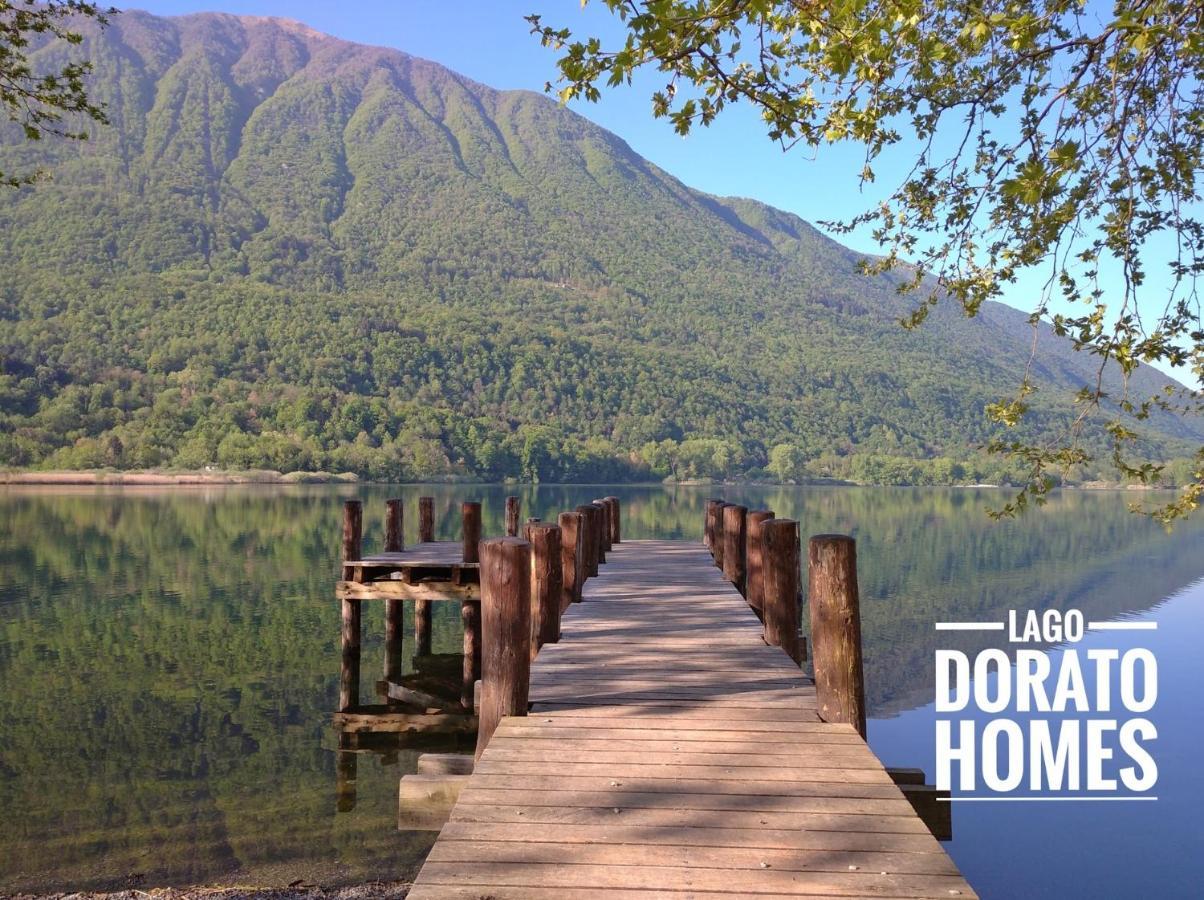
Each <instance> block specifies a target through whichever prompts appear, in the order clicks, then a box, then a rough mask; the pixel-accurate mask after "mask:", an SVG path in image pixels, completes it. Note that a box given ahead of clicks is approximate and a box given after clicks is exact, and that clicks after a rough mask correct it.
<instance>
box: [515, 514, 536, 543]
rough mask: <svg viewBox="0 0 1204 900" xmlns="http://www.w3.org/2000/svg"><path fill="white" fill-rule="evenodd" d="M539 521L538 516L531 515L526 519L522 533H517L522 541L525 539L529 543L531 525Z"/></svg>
mask: <svg viewBox="0 0 1204 900" xmlns="http://www.w3.org/2000/svg"><path fill="white" fill-rule="evenodd" d="M539 521H540V519H539V516H531V517H530V518H529V519H527V521H526V522H524V523H523V527H522V533H521V534H520V535H519V537H521V538H522V539H523V540H524V541H527V542H528V543H530V541H531V526H532V525H538V524H539Z"/></svg>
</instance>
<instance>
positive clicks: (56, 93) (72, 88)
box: [0, 0, 116, 187]
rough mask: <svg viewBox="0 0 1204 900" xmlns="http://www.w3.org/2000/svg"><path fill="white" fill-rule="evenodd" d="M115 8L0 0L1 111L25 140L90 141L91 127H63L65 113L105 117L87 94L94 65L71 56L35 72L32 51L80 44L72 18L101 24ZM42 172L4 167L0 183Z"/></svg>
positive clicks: (16, 182)
mask: <svg viewBox="0 0 1204 900" xmlns="http://www.w3.org/2000/svg"><path fill="white" fill-rule="evenodd" d="M114 12H116V10H114V9H108V10H105V9H102V7H100V6H99V5H98V4H95V3H88V2H83V0H0V110H3V112H4V113H5V115H6V117H7V118H8V121H9V122H12V123H14V124H16V125H17V126H18V127H19V129H20V131H21V134H22V135H23V136H24V138H25V139H26V140H30V141H38V140H41V139H42V136H43V135H45V134H54V135H59V136H61V137H66V138H72V139H75V140H86V139H87V137H88V134H87V132H85V131H79V130H74V131H72V130H66V129H65V128H64V127H63V125H62V124H61V123H62V122H63V116H64V115H69V116H73V117H81V118H87V119H92V120H93V121H95V122H101V123H104V122H106V121H107V119H106V118H105V114H104V111H103V109H102V108H101V107H100V106H98V105H97V104H95V103H93V102H92V101H91V100H90V99H89V98H88V92H87V90H86V88H85V84H84V79H85V77H86V76H87V75H88V73H89V72H90V71H91V69H92V67H91V65H90V64H89V63H87V62H83V61H69V62H65V63H62V64H61V65H56V66H55V67H54V68H53V69H52V70H51V71H49V72H44V71H37V70H35V68H34V67H33V66H32V65H31V63H30V59H29V53H30V51H31V48H32V47H33V46H35V45H37V46H38V48H39V49H40V48H41V47H42V46H44V45H45V44H46V43H47V41H52V40H54V39H57V40H59V41H63V42H65V43H66V44H69V45H70V44H79V43H81V42H82V41H83V35H82V34H80V32H79V31H78V30H77V29H76V28H75V27H74V23H72V22H71V21H70V20H71V19H72V18H76V19H77V21H78V19H87V18H91V19H93V20H95V21H96V22H98V23H100V24H101V25H103V24H105V23H107V21H108V19H107V17H106V16H107V15H111V14H113V13H114ZM38 177H39V173H34V174H25V175H13V174H11V173H6V172H4V171H3V170H0V185H7V186H9V187H18V186H20V185H22V184H30V183H32V182H33V181H36V180H37V178H38Z"/></svg>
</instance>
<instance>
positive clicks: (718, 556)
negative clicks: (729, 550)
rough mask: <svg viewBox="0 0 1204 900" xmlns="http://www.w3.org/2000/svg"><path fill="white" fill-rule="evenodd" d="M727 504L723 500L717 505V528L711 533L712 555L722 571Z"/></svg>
mask: <svg viewBox="0 0 1204 900" xmlns="http://www.w3.org/2000/svg"><path fill="white" fill-rule="evenodd" d="M727 506H728V504H727V503H725V502H724V501H722V500H720V501H719V502H718V503H717V504H716V505H715V526H714V528H715V530H714V532H713V533H712V534H711V556H713V557H714V558H715V565H716V566H718V567H719V570H720V571H723V547H724V545H725V544H726V543H727V541H725V540H724V534H723V511H724V510H725V509H727Z"/></svg>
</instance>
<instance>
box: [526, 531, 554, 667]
mask: <svg viewBox="0 0 1204 900" xmlns="http://www.w3.org/2000/svg"><path fill="white" fill-rule="evenodd" d="M527 535H528V537H527V540H528V541H529V542H530V544H531V659H532V660H534V659H535V654H536V653H538V652H539V648H540V647H542V646H543V645H544V644H554V643H556V642H557V641H558V640H560V598H561V592H562V587H563V571H562V569H561V558H560V540H561V534H560V527H559V526H557V525H552V524H550V523H546V522H532V523H531V524H529V525H528V526H527Z"/></svg>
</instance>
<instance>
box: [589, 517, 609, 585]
mask: <svg viewBox="0 0 1204 900" xmlns="http://www.w3.org/2000/svg"><path fill="white" fill-rule="evenodd" d="M590 506H591V507H592V508H593V509H594V510H595V512H594V540H595V542H596V544H597V549H596V550H595V555H596V558H597V560H598V563H599V565H601V564H602V563H604V562H606V551H607V550H608V549H609V548H608V547H607V545H606V533H607V531H608V530H609V528H610V526H609V525H608V524H607V522H606V504H605V503H603V502H602V501H600V500H595V501H593V502H592V503H590ZM594 574H595V575H597V574H598V573H597V572H595V573H594Z"/></svg>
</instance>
